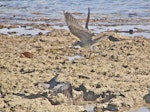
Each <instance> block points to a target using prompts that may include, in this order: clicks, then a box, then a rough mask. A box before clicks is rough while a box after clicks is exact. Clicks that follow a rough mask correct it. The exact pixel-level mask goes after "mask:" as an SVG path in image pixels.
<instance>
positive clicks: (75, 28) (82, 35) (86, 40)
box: [64, 9, 95, 47]
mask: <svg viewBox="0 0 150 112" xmlns="http://www.w3.org/2000/svg"><path fill="white" fill-rule="evenodd" d="M64 16H65V20H66V24H67V26H68V28H69V30H70V32H71V33H72V34H73V35H75V36H76V37H78V38H79V39H80V42H79V44H80V46H81V47H84V46H88V45H92V44H93V43H94V42H95V41H93V40H92V37H93V36H94V34H93V33H91V31H90V30H88V22H89V17H90V9H88V16H87V20H86V25H85V27H86V28H83V27H82V26H81V25H80V24H79V23H78V21H77V19H75V18H74V17H73V16H72V14H71V13H69V12H64Z"/></svg>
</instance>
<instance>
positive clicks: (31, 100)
mask: <svg viewBox="0 0 150 112" xmlns="http://www.w3.org/2000/svg"><path fill="white" fill-rule="evenodd" d="M99 36H105V37H106V38H105V39H102V40H101V41H100V42H98V43H97V44H96V45H95V46H96V48H95V50H90V49H89V48H80V49H75V48H73V47H69V46H70V45H71V44H72V43H74V42H75V41H76V38H75V37H74V36H73V35H72V34H70V32H69V31H67V30H56V29H53V30H52V31H51V32H50V33H49V34H48V35H39V36H34V37H31V38H29V37H25V36H21V37H19V36H7V35H0V61H1V63H0V94H1V95H0V96H1V97H0V102H1V103H0V111H2V112H25V111H26V112H81V111H84V110H85V108H84V106H85V105H92V106H96V105H97V107H98V108H100V109H101V108H102V107H105V106H106V105H107V104H108V103H111V104H115V105H117V107H118V109H119V112H129V111H130V110H135V109H137V108H139V107H142V106H145V102H144V100H143V96H144V95H145V94H147V93H148V92H149V82H150V78H149V75H150V40H149V39H145V38H143V37H141V38H140V37H139V38H135V37H133V38H131V37H130V38H129V37H125V36H121V35H119V34H117V33H111V32H103V33H101V34H100V35H99ZM109 36H113V37H116V38H124V39H123V40H122V39H121V41H116V42H113V41H110V40H108V39H107V37H109ZM24 52H29V54H28V55H32V56H27V57H26V56H22V55H23V54H22V53H24ZM30 53H31V54H30ZM75 55H80V56H82V57H84V58H79V59H76V60H74V61H69V60H68V56H75ZM56 73H58V74H60V75H59V77H58V79H59V81H62V82H70V83H71V84H72V86H73V87H78V86H79V85H80V84H82V83H83V84H84V85H85V86H86V88H87V90H91V91H94V92H95V93H97V94H101V93H103V92H106V91H111V93H113V94H115V95H116V97H115V98H112V99H111V100H109V101H108V102H102V101H103V98H101V97H100V98H98V99H97V101H95V102H88V101H83V100H82V92H78V91H75V90H73V95H74V98H75V103H76V104H75V105H72V104H71V103H70V101H68V99H67V98H66V97H65V96H64V95H62V94H58V95H57V96H53V97H51V96H50V95H49V92H48V90H44V89H43V88H41V87H37V86H35V85H34V83H36V82H42V81H43V82H44V81H48V80H50V79H51V78H52V77H53V76H54V75H55V74H56ZM80 76H83V77H80ZM84 76H85V77H88V78H85V77H84ZM45 94H46V95H47V96H48V97H49V98H50V99H52V100H54V101H57V102H59V103H60V104H58V105H53V104H52V103H51V102H50V101H49V100H48V98H46V97H45ZM120 94H121V95H120Z"/></svg>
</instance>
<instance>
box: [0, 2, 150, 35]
mask: <svg viewBox="0 0 150 112" xmlns="http://www.w3.org/2000/svg"><path fill="white" fill-rule="evenodd" d="M88 7H89V8H90V9H91V19H95V20H96V19H97V20H98V21H96V22H97V23H96V22H94V23H90V24H89V26H90V27H89V28H94V29H92V30H94V32H96V33H97V31H98V32H102V31H107V30H110V29H117V30H124V28H126V25H129V26H128V27H129V28H128V29H127V30H130V29H133V30H134V29H135V31H136V29H137V28H139V25H143V26H144V27H140V29H143V30H145V29H146V31H145V32H144V33H143V32H137V33H134V35H131V36H145V37H148V38H150V37H149V33H150V29H149V27H150V21H149V20H150V0H0V24H4V25H6V24H20V25H22V24H23V25H29V24H39V25H40V24H49V25H52V26H54V27H55V26H56V27H57V26H58V27H57V28H59V27H61V28H63V27H64V26H65V21H64V15H63V11H69V12H71V13H74V14H75V13H76V16H77V18H84V19H85V18H86V16H87V9H88ZM101 18H102V19H105V18H109V20H106V21H100V20H101ZM116 19H124V20H131V21H130V22H129V23H126V22H124V23H119V24H118V23H117V21H115V22H111V20H112V21H113V20H116ZM134 19H135V20H140V19H142V20H143V19H144V20H145V21H140V22H137V21H134ZM52 20H53V21H52ZM81 24H82V25H83V24H85V23H81ZM117 24H118V26H116V25H117ZM107 25H108V26H111V27H107ZM120 25H121V26H120ZM130 25H134V26H130ZM65 27H66V26H65ZM120 28H121V29H120ZM147 29H148V30H147ZM3 30H4V29H0V33H4V34H6V33H7V32H6V33H5V32H4V31H3ZM21 31H22V30H21ZM22 33H24V32H22ZM25 33H26V30H25ZM38 33H39V32H37V34H38ZM125 35H129V36H130V34H125Z"/></svg>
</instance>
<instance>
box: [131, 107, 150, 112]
mask: <svg viewBox="0 0 150 112" xmlns="http://www.w3.org/2000/svg"><path fill="white" fill-rule="evenodd" d="M132 112H150V110H149V109H148V108H147V107H141V108H139V109H137V110H135V111H132Z"/></svg>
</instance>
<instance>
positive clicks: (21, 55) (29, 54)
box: [20, 51, 33, 58]
mask: <svg viewBox="0 0 150 112" xmlns="http://www.w3.org/2000/svg"><path fill="white" fill-rule="evenodd" d="M25 57H26V58H33V54H32V53H30V52H27V51H26V52H23V53H21V54H20V58H25Z"/></svg>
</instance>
